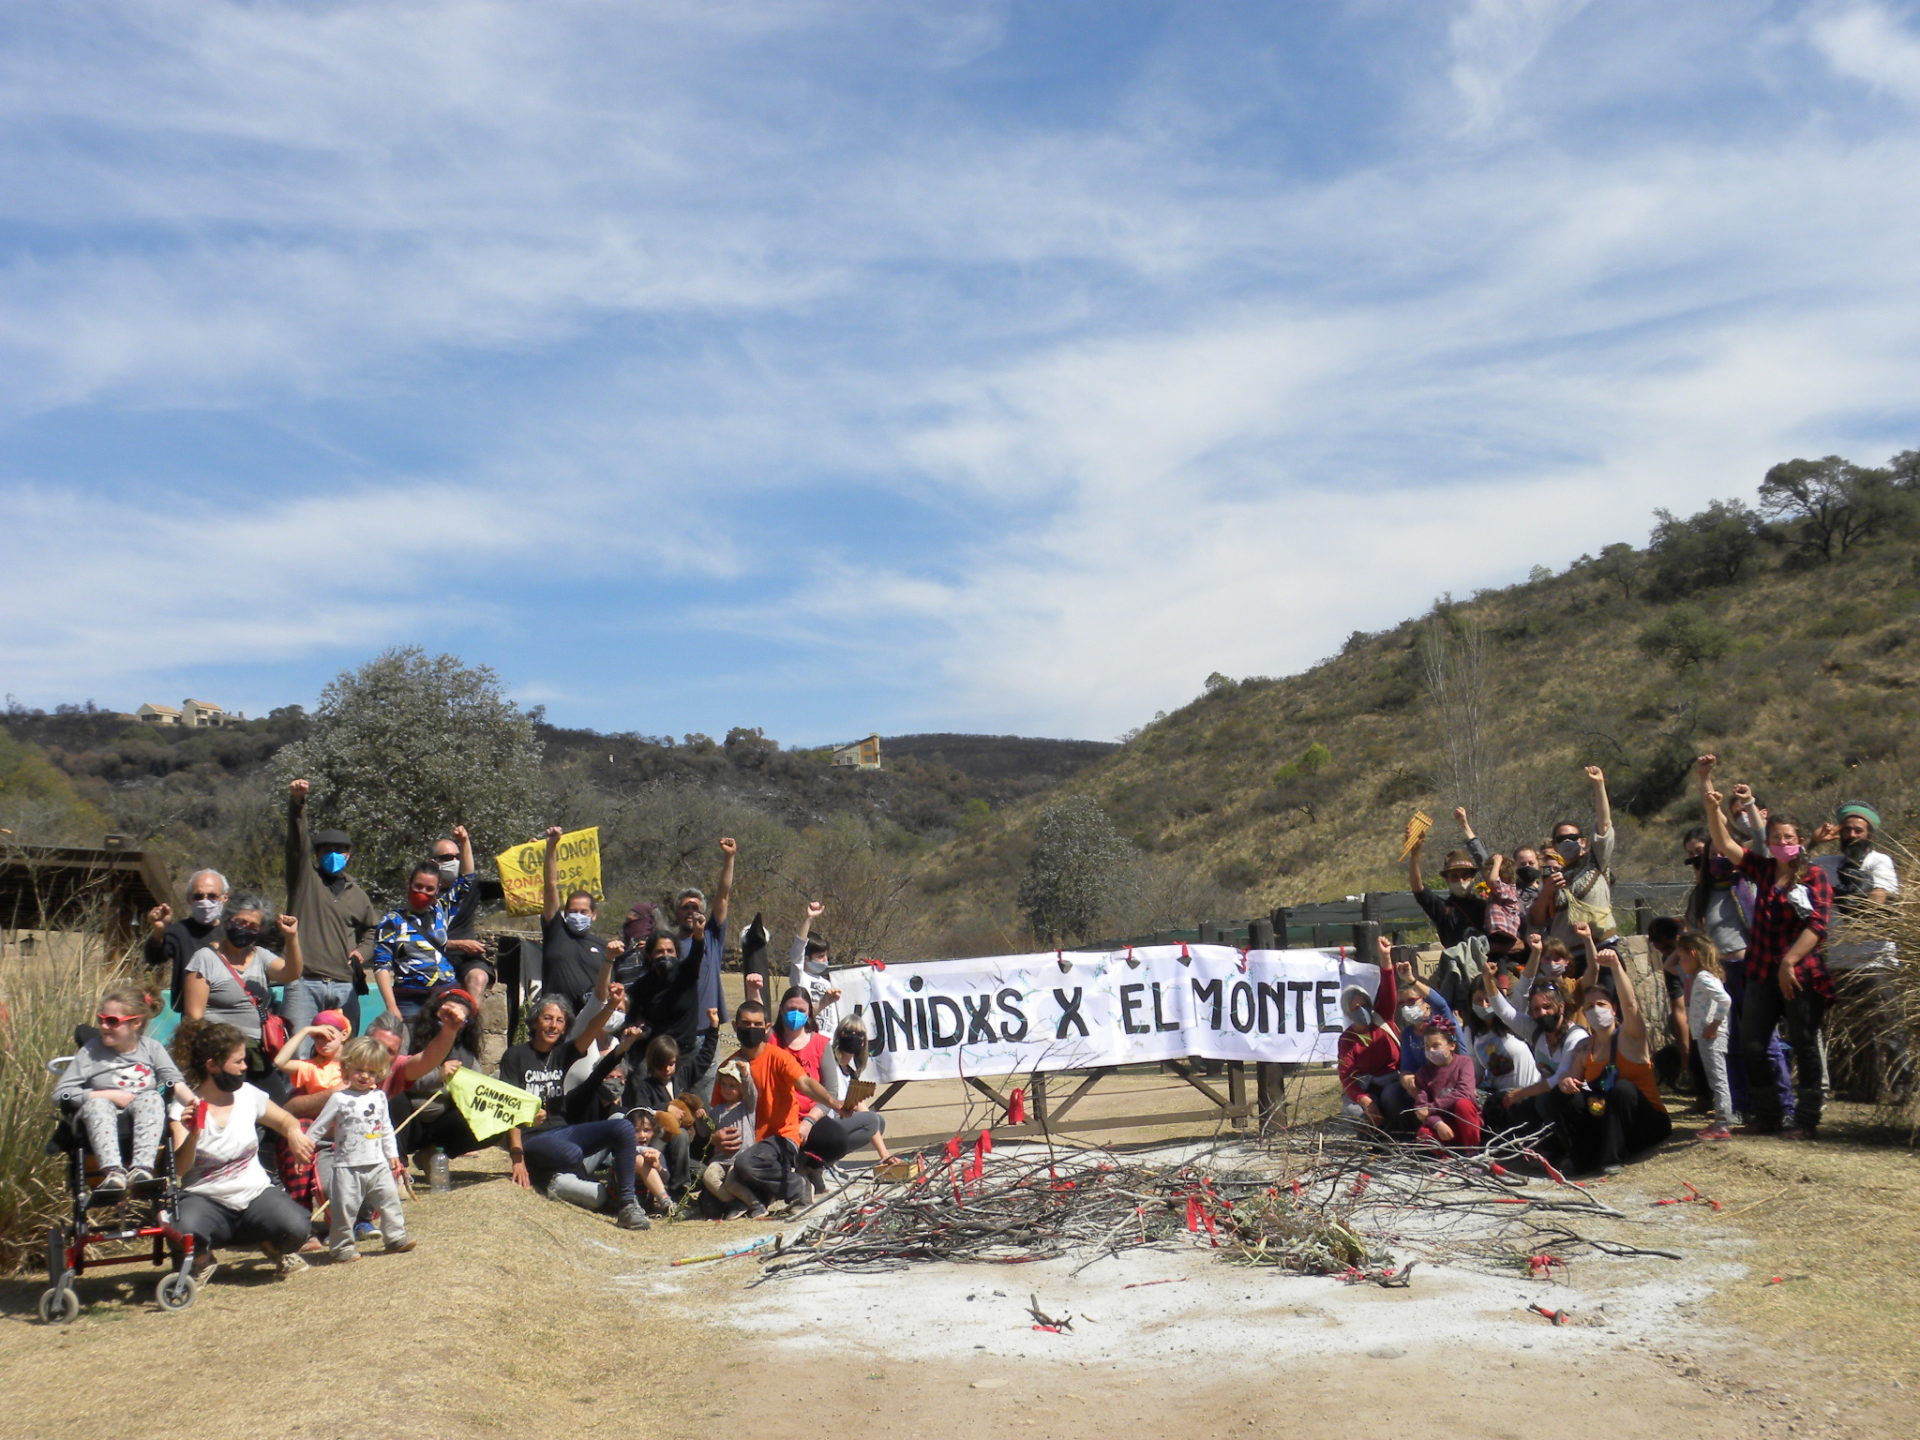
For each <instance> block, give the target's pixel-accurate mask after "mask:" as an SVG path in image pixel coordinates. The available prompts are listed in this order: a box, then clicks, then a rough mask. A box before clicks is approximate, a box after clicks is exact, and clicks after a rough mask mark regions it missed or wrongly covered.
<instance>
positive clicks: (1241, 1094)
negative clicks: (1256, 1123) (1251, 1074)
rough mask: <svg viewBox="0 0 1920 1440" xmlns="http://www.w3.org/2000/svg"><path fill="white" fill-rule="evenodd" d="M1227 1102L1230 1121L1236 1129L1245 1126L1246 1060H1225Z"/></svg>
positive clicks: (1244, 1127)
mask: <svg viewBox="0 0 1920 1440" xmlns="http://www.w3.org/2000/svg"><path fill="white" fill-rule="evenodd" d="M1227 1103H1228V1105H1229V1106H1230V1107H1231V1108H1230V1111H1229V1117H1230V1121H1231V1123H1232V1125H1233V1128H1234V1129H1236V1130H1245V1129H1246V1128H1247V1118H1248V1117H1247V1062H1246V1061H1244V1060H1229V1061H1228V1062H1227Z"/></svg>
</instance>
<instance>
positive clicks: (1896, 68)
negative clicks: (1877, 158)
mask: <svg viewBox="0 0 1920 1440" xmlns="http://www.w3.org/2000/svg"><path fill="white" fill-rule="evenodd" d="M1807 31H1808V34H1809V36H1810V38H1811V39H1812V41H1813V44H1814V48H1815V49H1817V50H1818V51H1819V52H1820V54H1821V56H1822V57H1823V58H1824V59H1825V60H1826V62H1827V63H1828V64H1829V65H1831V66H1832V67H1833V68H1834V69H1835V70H1836V71H1837V72H1839V73H1840V74H1842V75H1845V76H1847V77H1848V78H1850V79H1854V80H1862V81H1865V82H1866V83H1867V84H1868V85H1869V86H1871V87H1872V88H1873V89H1875V90H1880V91H1884V92H1886V93H1887V94H1890V95H1893V96H1896V97H1898V98H1899V99H1902V100H1905V101H1907V102H1908V103H1909V104H1920V35H1916V34H1914V32H1913V31H1912V30H1910V29H1908V28H1907V27H1906V26H1904V25H1902V24H1901V23H1900V22H1899V21H1898V20H1896V19H1895V18H1894V16H1893V15H1892V14H1890V13H1889V12H1888V10H1887V9H1886V7H1885V6H1882V5H1867V4H1856V5H1847V6H1844V7H1838V8H1832V9H1829V10H1827V11H1825V12H1823V13H1820V14H1816V15H1815V16H1813V17H1812V18H1811V19H1810V20H1809V21H1808V24H1807Z"/></svg>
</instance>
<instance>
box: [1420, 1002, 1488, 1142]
mask: <svg viewBox="0 0 1920 1440" xmlns="http://www.w3.org/2000/svg"><path fill="white" fill-rule="evenodd" d="M1420 1041H1421V1045H1422V1047H1423V1048H1422V1054H1423V1055H1424V1057H1425V1061H1424V1063H1423V1064H1422V1065H1421V1066H1420V1068H1419V1070H1417V1071H1416V1072H1414V1079H1413V1103H1412V1104H1411V1105H1410V1106H1409V1107H1408V1109H1407V1118H1408V1119H1410V1120H1411V1121H1412V1122H1413V1123H1414V1125H1415V1126H1416V1127H1417V1128H1416V1129H1415V1131H1414V1133H1415V1135H1417V1136H1418V1137H1419V1138H1420V1139H1422V1140H1428V1141H1433V1142H1435V1143H1438V1144H1441V1145H1478V1144H1479V1143H1480V1106H1479V1103H1478V1102H1477V1101H1476V1100H1475V1098H1474V1083H1473V1061H1472V1060H1470V1059H1469V1058H1468V1057H1467V1056H1465V1055H1462V1054H1461V1053H1460V1044H1459V1040H1458V1039H1457V1038H1456V1036H1455V1035H1454V1032H1453V1027H1452V1026H1451V1025H1448V1024H1446V1023H1444V1022H1442V1021H1439V1020H1430V1021H1428V1022H1427V1023H1426V1025H1425V1026H1423V1027H1422V1028H1421V1031H1420Z"/></svg>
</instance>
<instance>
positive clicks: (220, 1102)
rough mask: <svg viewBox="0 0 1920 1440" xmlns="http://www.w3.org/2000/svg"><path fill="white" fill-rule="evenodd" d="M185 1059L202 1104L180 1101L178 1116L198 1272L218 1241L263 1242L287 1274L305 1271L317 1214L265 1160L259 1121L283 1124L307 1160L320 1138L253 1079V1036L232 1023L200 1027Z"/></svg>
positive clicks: (185, 1206)
mask: <svg viewBox="0 0 1920 1440" xmlns="http://www.w3.org/2000/svg"><path fill="white" fill-rule="evenodd" d="M180 1059H181V1067H180V1068H181V1070H182V1071H183V1072H184V1073H185V1075H186V1079H187V1083H188V1084H189V1085H191V1086H192V1087H193V1092H194V1097H195V1104H194V1105H193V1106H192V1107H191V1108H186V1107H180V1109H179V1112H178V1114H177V1116H176V1118H175V1120H174V1122H173V1143H174V1162H175V1164H176V1165H177V1166H178V1167H179V1172H180V1176H181V1181H180V1191H181V1193H180V1215H179V1227H180V1229H182V1230H184V1231H185V1232H186V1233H187V1234H189V1235H191V1236H193V1274H194V1276H195V1278H196V1279H205V1278H206V1277H207V1276H208V1275H209V1274H210V1273H211V1271H212V1270H213V1267H214V1259H213V1250H214V1247H215V1246H216V1245H242V1244H254V1245H258V1246H259V1247H260V1250H261V1252H262V1253H263V1254H265V1255H266V1256H267V1258H268V1259H270V1260H274V1261H276V1262H278V1266H279V1269H280V1272H281V1273H282V1274H283V1275H284V1274H291V1273H292V1272H294V1271H296V1270H304V1269H305V1268H306V1262H305V1261H304V1260H302V1259H301V1258H300V1256H299V1254H298V1253H297V1252H298V1251H299V1250H300V1248H301V1247H302V1246H303V1245H305V1244H306V1243H307V1241H309V1240H310V1239H312V1238H313V1221H312V1219H311V1217H310V1216H309V1215H308V1214H307V1210H306V1207H305V1206H304V1205H301V1204H300V1203H299V1202H298V1201H296V1200H294V1199H293V1198H292V1197H291V1196H290V1195H288V1194H287V1192H286V1191H284V1190H282V1189H281V1188H280V1187H279V1186H277V1185H275V1184H274V1183H273V1180H272V1179H271V1178H270V1177H269V1176H268V1174H267V1172H266V1168H265V1167H264V1166H263V1165H261V1163H260V1129H259V1127H260V1126H262V1125H265V1126H266V1127H267V1128H268V1129H270V1130H273V1131H276V1132H277V1133H278V1134H279V1135H280V1137H281V1138H282V1139H283V1140H284V1141H285V1142H286V1149H287V1153H288V1154H289V1155H291V1156H292V1157H293V1158H294V1159H295V1160H297V1161H299V1162H301V1163H303V1164H304V1163H305V1162H307V1161H309V1160H311V1159H312V1158H313V1142H312V1141H311V1140H309V1139H307V1137H306V1135H305V1133H304V1132H303V1131H302V1130H301V1129H300V1122H299V1121H298V1120H296V1119H294V1118H293V1116H291V1115H289V1114H288V1113H287V1112H286V1111H284V1110H282V1109H281V1108H280V1107H279V1106H278V1105H276V1104H274V1103H273V1101H271V1100H269V1099H268V1098H267V1095H266V1092H265V1091H263V1090H261V1089H259V1088H258V1087H256V1086H253V1085H249V1084H247V1037H246V1036H244V1035H242V1034H241V1033H240V1032H239V1031H238V1030H236V1029H234V1028H233V1026H231V1025H205V1026H201V1027H199V1028H198V1029H196V1030H194V1031H193V1032H192V1033H191V1034H190V1035H189V1036H188V1037H187V1040H186V1053H185V1054H184V1055H182V1056H181V1057H180Z"/></svg>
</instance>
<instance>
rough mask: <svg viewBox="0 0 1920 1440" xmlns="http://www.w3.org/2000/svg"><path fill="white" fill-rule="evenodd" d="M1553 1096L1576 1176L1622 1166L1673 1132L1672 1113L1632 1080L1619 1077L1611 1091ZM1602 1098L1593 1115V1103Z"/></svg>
mask: <svg viewBox="0 0 1920 1440" xmlns="http://www.w3.org/2000/svg"><path fill="white" fill-rule="evenodd" d="M1550 1093H1551V1094H1552V1095H1553V1098H1554V1112H1555V1115H1554V1118H1555V1121H1556V1123H1557V1124H1558V1125H1559V1128H1560V1134H1561V1137H1562V1138H1563V1139H1564V1140H1565V1141H1566V1146H1567V1169H1568V1170H1569V1171H1571V1172H1572V1173H1573V1174H1576V1175H1584V1174H1587V1173H1588V1172H1590V1171H1594V1170H1599V1169H1602V1168H1603V1167H1605V1166H1608V1165H1623V1164H1625V1163H1626V1162H1627V1160H1629V1159H1630V1158H1631V1157H1633V1156H1635V1155H1638V1154H1640V1153H1641V1151H1643V1150H1651V1149H1652V1148H1653V1147H1654V1146H1656V1145H1658V1144H1659V1143H1660V1142H1661V1141H1662V1140H1664V1139H1666V1138H1667V1136H1669V1135H1671V1134H1672V1133H1673V1121H1671V1120H1669V1119H1668V1118H1667V1112H1666V1111H1664V1110H1662V1109H1660V1108H1659V1107H1658V1106H1657V1105H1653V1104H1650V1103H1649V1102H1648V1100H1647V1097H1646V1096H1644V1095H1642V1094H1641V1093H1640V1090H1639V1087H1638V1086H1636V1085H1635V1084H1634V1083H1633V1082H1632V1081H1630V1080H1626V1079H1616V1080H1615V1081H1614V1082H1613V1088H1612V1089H1610V1090H1576V1091H1575V1092H1574V1093H1573V1094H1571V1095H1563V1094H1561V1093H1560V1092H1559V1091H1558V1090H1555V1091H1552V1092H1550ZM1596 1099H1597V1100H1599V1101H1601V1102H1602V1110H1601V1113H1600V1114H1598V1115H1596V1114H1594V1113H1593V1108H1592V1104H1591V1102H1592V1101H1594V1100H1596Z"/></svg>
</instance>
